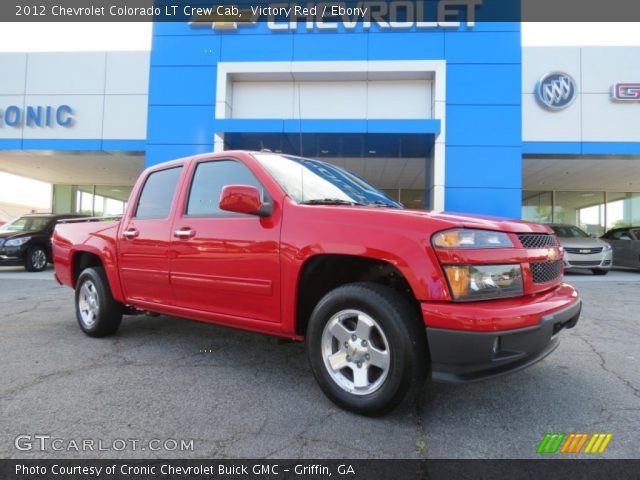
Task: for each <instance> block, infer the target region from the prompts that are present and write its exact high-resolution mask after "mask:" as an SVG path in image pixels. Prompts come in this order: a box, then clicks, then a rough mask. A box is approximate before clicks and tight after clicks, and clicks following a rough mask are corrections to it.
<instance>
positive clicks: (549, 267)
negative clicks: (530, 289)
mask: <svg viewBox="0 0 640 480" xmlns="http://www.w3.org/2000/svg"><path fill="white" fill-rule="evenodd" d="M531 275H532V277H533V283H547V282H551V281H553V280H555V279H557V278H558V277H560V276H561V275H562V260H556V261H554V262H535V263H532V264H531Z"/></svg>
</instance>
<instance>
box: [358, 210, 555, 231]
mask: <svg viewBox="0 0 640 480" xmlns="http://www.w3.org/2000/svg"><path fill="white" fill-rule="evenodd" d="M351 208H358V207H351ZM367 210H369V208H367ZM374 210H376V211H378V212H381V211H384V212H385V213H388V214H390V215H397V216H405V217H413V218H421V219H425V220H431V221H434V220H435V221H438V222H440V223H442V224H443V225H442V227H443V228H479V229H482V230H495V231H500V232H509V233H549V234H552V233H553V230H551V228H549V227H547V226H546V225H541V224H539V223H531V222H525V221H522V220H512V219H507V218H500V217H490V216H485V215H471V214H461V213H460V214H459V213H447V212H444V213H434V212H431V211H428V210H409V209H392V208H376V209H374Z"/></svg>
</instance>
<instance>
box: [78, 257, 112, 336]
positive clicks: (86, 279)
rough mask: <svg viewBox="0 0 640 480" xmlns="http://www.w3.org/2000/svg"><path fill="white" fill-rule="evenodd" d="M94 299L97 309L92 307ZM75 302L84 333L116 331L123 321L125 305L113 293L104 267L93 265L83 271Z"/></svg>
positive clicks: (94, 334)
mask: <svg viewBox="0 0 640 480" xmlns="http://www.w3.org/2000/svg"><path fill="white" fill-rule="evenodd" d="M92 300H94V301H95V302H96V303H97V309H94V308H92V306H93V304H92ZM75 302H76V318H77V320H78V324H79V325H80V328H81V329H82V331H83V332H84V333H86V334H87V335H89V336H90V337H106V336H108V335H113V334H114V333H116V331H117V330H118V327H119V326H120V322H121V321H122V313H123V307H122V305H121V304H120V303H118V302H116V301H115V300H114V299H113V296H112V295H111V288H110V287H109V281H108V280H107V276H106V274H105V272H104V268H102V267H92V268H87V269H85V270H83V271H82V273H81V274H80V276H79V277H78V281H77V283H76V296H75ZM89 310H90V312H89ZM91 320H92V321H91Z"/></svg>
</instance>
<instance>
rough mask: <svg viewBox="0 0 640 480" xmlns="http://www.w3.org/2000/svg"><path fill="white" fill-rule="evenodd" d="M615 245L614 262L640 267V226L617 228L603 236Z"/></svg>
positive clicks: (624, 265) (617, 264)
mask: <svg viewBox="0 0 640 480" xmlns="http://www.w3.org/2000/svg"><path fill="white" fill-rule="evenodd" d="M602 239H603V240H604V241H605V242H608V243H609V244H611V246H612V247H613V264H614V265H616V266H618V267H631V268H640V227H629V228H615V229H613V230H609V231H608V232H607V233H605V234H604V235H603V236H602Z"/></svg>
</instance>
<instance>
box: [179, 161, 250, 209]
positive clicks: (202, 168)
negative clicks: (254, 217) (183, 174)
mask: <svg viewBox="0 0 640 480" xmlns="http://www.w3.org/2000/svg"><path fill="white" fill-rule="evenodd" d="M227 185H250V186H253V187H256V188H257V189H258V190H260V191H261V192H262V186H261V185H260V182H258V180H257V179H256V177H255V176H254V175H253V173H251V171H250V170H249V169H248V168H247V167H246V166H244V165H243V164H242V163H240V162H236V161H233V160H221V161H217V162H206V163H201V164H200V165H198V168H197V169H196V173H195V175H194V176H193V183H192V184H191V191H190V192H189V203H188V205H187V215H199V216H204V215H206V216H209V215H227V216H228V215H238V214H237V213H232V212H226V211H224V210H220V194H221V193H222V188H223V187H225V186H227Z"/></svg>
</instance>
